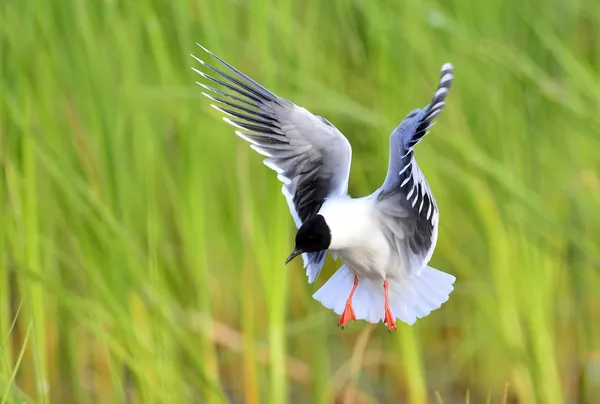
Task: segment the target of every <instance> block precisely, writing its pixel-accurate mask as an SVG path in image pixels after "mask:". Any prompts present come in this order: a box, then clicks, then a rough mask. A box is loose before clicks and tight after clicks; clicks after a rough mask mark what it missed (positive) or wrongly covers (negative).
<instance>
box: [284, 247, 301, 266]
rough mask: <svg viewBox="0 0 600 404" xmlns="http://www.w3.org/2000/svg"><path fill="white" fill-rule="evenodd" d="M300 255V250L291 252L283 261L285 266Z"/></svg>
mask: <svg viewBox="0 0 600 404" xmlns="http://www.w3.org/2000/svg"><path fill="white" fill-rule="evenodd" d="M300 254H302V250H298V249H297V248H296V249H294V251H292V253H291V254H290V256H289V257H287V259H286V260H285V264H286V265H287V264H288V263H289V262H290V261H291V260H293V259H294V258H296V257H297V256H298V255H300Z"/></svg>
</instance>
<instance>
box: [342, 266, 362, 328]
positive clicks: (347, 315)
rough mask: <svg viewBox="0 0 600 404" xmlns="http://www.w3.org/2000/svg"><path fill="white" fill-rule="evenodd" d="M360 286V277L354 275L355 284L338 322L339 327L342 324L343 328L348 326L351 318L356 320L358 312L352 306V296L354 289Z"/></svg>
mask: <svg viewBox="0 0 600 404" xmlns="http://www.w3.org/2000/svg"><path fill="white" fill-rule="evenodd" d="M357 286H358V277H357V276H356V275H354V286H353V287H352V290H351V291H350V296H348V300H346V307H345V308H344V312H343V313H342V316H341V317H340V321H339V322H338V327H339V326H342V330H343V329H344V327H346V323H347V322H348V321H350V320H355V321H356V314H354V309H353V308H352V296H353V295H354V291H355V290H356V288H357Z"/></svg>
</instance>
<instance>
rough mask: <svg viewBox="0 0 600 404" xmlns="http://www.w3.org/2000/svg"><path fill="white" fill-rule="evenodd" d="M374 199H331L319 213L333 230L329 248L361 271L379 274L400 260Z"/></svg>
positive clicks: (346, 262)
mask: <svg viewBox="0 0 600 404" xmlns="http://www.w3.org/2000/svg"><path fill="white" fill-rule="evenodd" d="M373 203H374V201H373V200H372V199H371V198H369V197H367V198H359V199H351V198H335V199H329V200H327V201H325V203H324V204H323V206H322V207H321V210H320V211H319V214H321V215H322V216H323V217H324V218H325V221H326V222H327V225H328V226H329V229H330V231H331V245H330V247H329V249H330V250H331V251H332V252H335V253H337V254H338V255H339V256H340V258H341V259H342V260H343V261H344V263H345V264H346V265H348V266H349V267H350V268H351V269H352V270H353V271H354V272H355V273H357V274H358V275H364V276H368V277H374V276H377V277H379V276H384V275H385V274H386V272H387V270H388V269H389V268H390V266H391V265H393V263H394V262H395V261H397V260H394V259H393V257H391V253H392V249H391V246H390V245H389V242H388V240H387V238H386V237H385V235H384V233H383V231H382V229H381V226H380V221H379V219H378V216H377V211H376V210H375V209H374V204H373ZM396 265H397V264H396Z"/></svg>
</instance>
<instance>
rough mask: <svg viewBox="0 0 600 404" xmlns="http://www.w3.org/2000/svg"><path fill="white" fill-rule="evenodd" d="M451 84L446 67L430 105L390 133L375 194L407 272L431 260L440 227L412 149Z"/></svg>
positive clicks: (442, 103)
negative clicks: (384, 167)
mask: <svg viewBox="0 0 600 404" xmlns="http://www.w3.org/2000/svg"><path fill="white" fill-rule="evenodd" d="M452 80H453V75H452V66H451V65H450V64H449V63H446V64H444V65H443V66H442V70H441V75H440V81H439V84H438V88H437V90H436V91H435V93H434V95H433V97H432V99H431V102H430V103H429V104H428V105H427V106H426V107H425V108H423V109H422V110H420V109H416V110H413V111H411V112H410V114H408V116H407V117H406V118H405V119H404V120H403V121H402V122H401V123H400V125H399V126H398V128H396V129H395V130H394V132H392V134H391V136H390V164H389V167H388V173H387V176H386V179H385V181H384V183H383V185H382V187H381V188H380V189H379V192H378V194H377V202H378V207H379V210H380V212H381V214H382V216H381V217H382V218H381V220H382V223H384V225H385V227H386V228H387V230H388V234H389V237H390V238H391V239H392V240H393V245H396V248H397V249H398V253H399V254H400V257H401V260H402V264H403V267H404V268H406V270H407V271H409V272H413V271H421V270H422V269H423V268H424V267H425V266H426V265H427V263H428V262H429V260H430V259H431V255H432V254H433V250H434V248H435V244H436V242H437V234H438V223H439V211H438V208H437V203H436V201H435V198H434V197H433V193H432V192H431V189H430V187H429V184H428V183H427V180H426V179H425V176H424V175H423V173H422V172H421V169H420V168H419V166H418V165H417V161H416V160H415V156H414V147H415V145H416V144H417V143H419V141H420V140H421V139H422V138H423V137H424V136H426V135H427V133H429V132H428V131H429V129H430V128H431V127H432V126H433V125H434V124H435V122H433V119H434V118H435V117H437V116H438V115H439V114H440V113H441V111H442V109H443V108H444V106H445V105H446V103H445V99H446V97H447V95H448V91H449V89H450V86H451V84H452Z"/></svg>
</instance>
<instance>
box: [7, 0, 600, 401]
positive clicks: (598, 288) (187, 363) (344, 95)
mask: <svg viewBox="0 0 600 404" xmlns="http://www.w3.org/2000/svg"><path fill="white" fill-rule="evenodd" d="M599 24H600V2H598V1H595V0H573V1H569V2H564V1H555V0H550V1H543V0H503V1H501V0H486V1H478V0H451V1H432V0H424V1H416V0H409V1H362V0H348V1H317V0H303V1H300V0H277V1H272V2H269V1H266V0H261V1H259V0H256V1H243V0H235V1H234V0H220V1H216V0H213V1H208V0H195V1H192V0H178V1H166V0H139V1H137V2H135V1H122V0H121V1H120V0H104V1H100V0H96V1H84V0H71V1H53V0H49V1H33V0H22V1H20V2H19V1H3V2H2V3H0V46H1V48H0V51H1V58H2V59H1V61H0V66H1V67H0V68H1V71H2V76H1V77H2V79H1V82H0V86H1V87H0V167H1V172H0V174H1V176H0V212H1V216H0V344H1V345H0V401H1V402H2V403H23V402H26V403H34V402H35V403H188V402H189V403H220V402H244V403H273V404H280V403H285V402H293V403H304V402H306V403H331V402H340V403H351V402H355V403H368V402H390V403H392V402H393V403H403V402H406V403H428V402H440V401H443V402H445V403H454V402H473V403H483V402H492V403H498V402H519V403H557V404H558V403H566V402H569V403H576V402H589V403H593V402H597V400H598V397H599V396H600V270H599V268H600V265H599V263H600V246H599V243H598V241H599V239H600V179H599V173H600V73H599V72H600V28H599V27H600V25H599ZM196 42H200V43H202V44H203V45H205V46H207V47H208V48H209V49H211V50H212V51H214V52H215V53H217V54H218V55H220V56H221V57H223V58H224V59H225V60H227V61H229V62H230V63H232V64H234V65H235V66H237V67H238V68H240V69H241V70H242V71H244V72H245V73H247V74H249V75H250V76H251V77H253V78H254V79H256V80H258V81H260V82H261V83H263V84H264V85H266V86H267V87H268V88H270V89H271V90H272V91H274V92H275V93H277V94H279V95H281V96H284V97H286V98H288V99H290V100H292V101H294V102H296V103H297V104H299V105H301V106H304V107H306V108H308V109H309V110H311V111H312V112H314V113H316V114H319V115H323V116H325V117H327V119H329V120H330V121H331V122H333V123H334V124H335V125H336V126H337V127H338V128H339V129H340V130H341V131H342V132H343V133H344V134H345V135H346V136H347V137H348V138H349V140H350V142H351V143H352V145H353V154H354V159H353V165H352V170H351V181H350V192H351V194H352V195H353V196H362V195H367V194H369V193H370V192H372V190H373V189H375V188H376V187H378V186H379V185H380V184H381V182H382V180H383V178H384V176H385V172H386V169H387V159H388V139H389V134H390V132H391V131H392V130H393V128H395V126H396V125H397V124H398V123H399V122H400V120H401V119H402V118H403V117H405V116H406V114H407V113H408V112H409V111H410V110H412V109H413V108H417V107H423V106H424V105H426V103H427V102H428V101H429V99H430V97H431V95H432V92H433V90H434V89H435V85H436V84H437V80H438V75H439V69H440V66H441V65H442V63H444V62H451V63H452V64H453V65H454V69H455V82H454V86H453V88H452V90H451V92H450V95H449V98H448V100H447V106H446V108H445V110H444V112H443V113H442V115H441V116H440V117H439V118H438V119H437V121H438V123H437V125H436V126H435V127H434V129H433V130H432V132H431V133H430V135H429V136H427V137H426V138H425V140H424V141H423V142H422V143H420V144H419V146H418V147H417V151H416V155H417V159H418V161H419V164H420V166H421V168H422V170H423V171H424V172H425V174H426V176H427V178H428V180H429V183H430V185H431V187H432V188H433V190H434V193H435V195H436V198H437V201H438V205H439V208H440V210H441V221H440V230H439V242H438V246H437V249H436V251H435V254H434V256H433V259H432V262H431V264H432V265H433V266H434V267H436V268H439V269H442V270H444V271H447V272H450V273H452V274H454V275H456V277H457V281H456V289H455V291H454V292H453V293H452V295H451V298H450V300H449V301H448V303H446V304H445V305H444V306H443V307H442V309H440V310H437V311H435V312H433V313H432V314H431V315H430V316H428V317H426V318H425V319H422V320H419V321H418V322H417V323H416V325H414V326H413V327H409V326H407V325H405V324H399V329H398V331H397V332H396V333H392V334H389V333H388V332H387V329H386V328H385V327H384V326H382V325H381V324H379V325H377V326H374V325H370V324H368V323H365V322H357V323H352V324H350V325H349V326H348V327H347V328H346V329H345V330H344V331H341V330H340V329H339V328H337V327H336V324H337V319H338V318H337V316H336V315H335V314H334V313H333V312H331V311H329V310H326V309H324V308H323V307H322V306H320V304H319V303H318V302H316V301H314V300H313V299H312V298H311V295H312V294H313V293H314V292H315V291H316V289H317V288H318V287H319V286H320V285H321V284H322V283H323V282H324V281H325V280H326V279H327V277H329V276H330V275H331V274H332V273H333V271H334V270H335V269H336V263H334V262H332V261H328V263H327V266H326V269H325V270H324V272H323V273H322V274H321V276H320V278H319V279H318V280H317V282H316V283H315V284H312V285H309V284H307V282H306V277H305V275H304V271H303V270H302V268H301V267H300V261H298V262H295V263H294V264H293V265H291V266H290V267H285V266H284V265H283V262H284V260H285V258H286V256H287V254H288V253H289V252H290V250H291V248H292V247H293V236H294V226H293V223H292V220H291V217H290V215H289V213H288V210H287V205H286V203H285V200H284V198H283V196H282V195H281V194H280V188H281V184H280V183H279V182H278V181H277V179H276V178H275V174H274V173H273V172H272V171H270V170H268V169H266V168H265V167H264V166H263V165H262V164H261V158H260V156H259V155H257V154H255V153H254V152H253V151H252V150H251V149H250V148H249V147H248V146H247V144H246V143H245V142H244V141H242V140H240V139H238V138H237V137H236V136H235V135H234V134H233V131H232V129H231V127H229V126H228V125H226V124H225V123H223V122H222V121H221V120H220V115H219V114H218V113H217V112H216V111H214V110H212V109H211V108H210V107H209V105H208V102H207V101H206V100H204V99H203V98H202V96H201V95H200V91H201V89H200V88H199V87H197V86H196V85H195V84H194V82H195V81H196V80H197V79H198V77H197V76H196V75H195V74H194V72H193V71H192V70H191V68H190V67H191V66H192V65H194V61H193V59H192V58H191V57H190V56H189V54H190V53H194V54H200V52H201V50H200V49H199V48H198V47H196V45H195V43H196ZM337 265H339V262H338V263H337Z"/></svg>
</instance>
